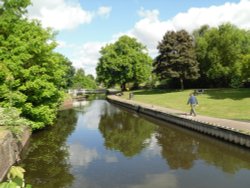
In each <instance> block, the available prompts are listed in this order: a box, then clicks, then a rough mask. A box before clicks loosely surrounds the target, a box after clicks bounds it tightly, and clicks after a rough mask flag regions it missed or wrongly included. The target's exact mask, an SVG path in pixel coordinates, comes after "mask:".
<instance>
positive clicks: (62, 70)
mask: <svg viewBox="0 0 250 188" xmlns="http://www.w3.org/2000/svg"><path fill="white" fill-rule="evenodd" d="M29 3H30V1H29V0H23V1H19V0H4V1H3V3H2V4H0V67H1V68H3V69H4V70H5V73H0V80H1V81H2V82H1V83H0V105H1V106H3V107H10V106H11V107H15V108H18V109H19V110H21V115H22V116H24V117H26V118H27V119H29V120H30V121H31V122H32V128H33V129H38V128H42V127H44V126H46V125H51V124H53V120H54V119H55V117H56V113H57V108H58V106H59V104H60V102H61V100H62V97H63V91H62V90H61V89H62V88H65V87H66V85H67V79H66V78H65V75H67V72H68V71H69V69H70V67H71V66H70V62H69V61H68V60H67V59H66V58H65V57H64V56H62V55H60V54H58V53H55V52H54V51H53V50H54V49H55V47H56V42H55V39H54V36H55V35H54V33H53V31H52V30H50V29H43V28H42V26H41V24H40V22H38V21H35V20H33V21H29V20H28V19H27V18H26V17H25V16H24V14H25V12H26V6H28V5H29ZM1 70H2V69H1Z"/></svg>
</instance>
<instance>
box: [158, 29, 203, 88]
mask: <svg viewBox="0 0 250 188" xmlns="http://www.w3.org/2000/svg"><path fill="white" fill-rule="evenodd" d="M157 49H158V51H159V55H158V56H157V57H156V58H155V61H154V63H153V66H154V70H153V72H154V73H156V74H157V75H158V76H159V77H160V78H161V79H166V78H178V79H179V81H180V85H181V89H184V83H183V81H184V80H185V79H197V78H198V77H199V74H198V71H199V68H198V62H197V61H196V56H195V50H194V41H193V38H192V37H191V36H190V35H189V34H188V33H187V32H186V31H185V30H181V31H177V32H174V31H168V32H167V33H166V34H165V35H164V37H163V39H162V41H161V42H160V43H159V44H158V46H157Z"/></svg>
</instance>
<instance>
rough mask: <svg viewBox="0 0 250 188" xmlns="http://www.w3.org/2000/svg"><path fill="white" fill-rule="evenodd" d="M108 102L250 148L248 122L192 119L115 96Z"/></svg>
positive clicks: (175, 111) (161, 108) (199, 116)
mask: <svg viewBox="0 0 250 188" xmlns="http://www.w3.org/2000/svg"><path fill="white" fill-rule="evenodd" d="M107 100H108V101H109V102H111V103H114V104H116V105H119V106H122V107H125V108H128V109H131V110H133V111H136V112H138V113H141V114H144V115H148V116H151V117H154V118H156V119H161V120H164V121H167V122H171V123H174V124H176V125H179V126H181V127H185V128H188V129H192V130H195V131H197V132H201V133H203V134H207V135H210V136H213V137H216V138H219V139H222V140H225V141H227V142H231V143H234V144H237V145H241V146H244V147H248V148H250V123H248V122H240V121H234V120H228V119H220V118H212V117H206V116H201V115H197V116H196V117H192V116H189V115H187V113H184V112H181V111H178V110H174V109H168V108H163V107H159V106H155V105H150V104H145V103H141V102H137V101H133V100H126V99H123V98H121V97H118V96H114V95H109V96H107Z"/></svg>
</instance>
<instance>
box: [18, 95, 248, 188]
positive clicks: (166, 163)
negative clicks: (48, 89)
mask: <svg viewBox="0 0 250 188" xmlns="http://www.w3.org/2000/svg"><path fill="white" fill-rule="evenodd" d="M20 165H21V166H23V167H24V168H25V169H26V173H25V178H26V182H27V183H30V184H32V185H33V187H34V188H201V187H202V188H211V187H213V188H235V187H239V188H249V185H250V152H249V150H247V149H245V148H241V147H239V146H235V145H231V144H228V143H225V142H222V141H219V140H217V139H213V138H211V137H208V136H205V135H202V134H199V133H196V132H193V131H190V130H187V129H183V128H180V127H178V126H175V125H171V124H168V123H164V122H161V121H156V120H153V119H150V118H148V117H142V116H140V115H138V114H135V113H131V112H129V111H126V110H124V109H121V108H118V107H116V106H114V105H112V104H110V103H108V102H107V101H105V100H92V101H89V102H88V103H87V104H86V105H85V106H82V107H79V108H75V109H71V110H65V111H61V112H60V113H59V115H58V120H57V122H56V123H55V125H54V126H53V127H51V128H48V129H47V130H44V131H39V132H37V133H34V134H33V136H32V138H31V139H30V143H29V145H28V147H27V149H26V150H25V152H23V160H22V162H21V164H20Z"/></svg>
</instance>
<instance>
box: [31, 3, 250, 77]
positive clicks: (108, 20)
mask: <svg viewBox="0 0 250 188" xmlns="http://www.w3.org/2000/svg"><path fill="white" fill-rule="evenodd" d="M31 2H32V5H31V6H29V7H28V17H29V18H30V19H38V20H40V21H41V23H42V25H43V27H44V28H46V27H50V28H52V29H53V30H54V31H56V32H57V35H56V41H57V43H58V46H57V48H56V49H55V50H56V51H57V52H60V53H61V54H63V55H64V56H66V57H67V58H68V59H69V60H70V61H71V62H72V64H73V66H74V67H75V68H83V69H84V71H85V73H86V74H92V75H94V76H96V73H95V67H96V65H97V63H98V58H99V57H100V54H99V51H100V49H101V47H104V46H105V45H106V44H110V43H114V42H115V41H116V40H117V39H118V38H119V37H120V36H122V35H128V36H131V37H134V38H136V39H137V41H138V42H141V43H142V44H144V45H146V47H147V49H148V53H149V55H150V56H151V57H152V58H154V57H155V56H156V55H157V49H156V47H157V44H158V42H160V41H161V40H162V38H163V35H164V34H165V33H166V32H167V31H170V30H171V31H172V30H173V31H178V30H180V29H185V30H187V31H188V32H190V33H191V32H192V31H193V30H195V29H198V28H199V27H200V26H202V25H204V24H207V25H209V26H211V27H217V26H218V25H221V24H223V23H228V22H230V23H232V24H234V25H236V26H238V27H239V28H242V29H250V0H31Z"/></svg>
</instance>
